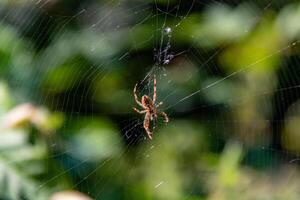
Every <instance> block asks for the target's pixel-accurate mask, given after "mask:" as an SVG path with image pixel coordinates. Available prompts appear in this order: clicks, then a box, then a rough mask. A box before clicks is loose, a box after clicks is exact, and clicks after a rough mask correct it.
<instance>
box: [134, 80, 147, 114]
mask: <svg viewBox="0 0 300 200" xmlns="http://www.w3.org/2000/svg"><path fill="white" fill-rule="evenodd" d="M137 85H138V84H135V86H134V89H133V95H134V99H135V101H136V103H137V104H138V105H139V106H141V107H143V108H144V106H143V104H142V103H141V102H140V101H139V98H138V96H137V94H136V87H137Z"/></svg>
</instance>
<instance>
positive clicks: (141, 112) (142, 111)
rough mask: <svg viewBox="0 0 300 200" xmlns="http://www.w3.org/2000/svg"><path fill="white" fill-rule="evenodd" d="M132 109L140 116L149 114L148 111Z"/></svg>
mask: <svg viewBox="0 0 300 200" xmlns="http://www.w3.org/2000/svg"><path fill="white" fill-rule="evenodd" d="M132 108H133V110H134V111H135V112H137V113H139V114H144V113H146V112H147V110H138V109H137V108H135V107H132Z"/></svg>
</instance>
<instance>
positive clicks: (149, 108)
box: [133, 76, 169, 140]
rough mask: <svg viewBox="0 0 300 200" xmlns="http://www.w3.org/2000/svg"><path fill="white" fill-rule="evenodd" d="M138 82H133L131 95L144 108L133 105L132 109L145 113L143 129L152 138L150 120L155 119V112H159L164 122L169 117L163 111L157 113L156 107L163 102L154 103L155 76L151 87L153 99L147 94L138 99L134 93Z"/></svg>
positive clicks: (166, 121) (167, 120)
mask: <svg viewBox="0 0 300 200" xmlns="http://www.w3.org/2000/svg"><path fill="white" fill-rule="evenodd" d="M137 85H138V84H135V87H134V89H133V95H134V99H135V101H136V103H137V104H138V105H139V106H141V107H142V108H143V109H144V110H138V109H137V108H135V107H133V110H134V111H136V112H137V113H139V114H145V118H144V129H145V131H146V133H147V135H148V138H149V139H150V140H152V135H153V133H152V131H151V130H150V122H151V121H153V120H156V119H157V114H160V115H161V116H162V117H163V118H164V122H165V123H168V122H169V118H168V115H167V114H166V113H165V112H159V113H158V109H157V108H158V107H159V106H161V105H162V104H163V102H160V103H158V104H155V102H156V78H155V76H154V86H153V87H154V88H153V99H151V98H150V97H149V96H148V95H143V96H142V99H141V101H139V99H138V96H137V94H136V88H137Z"/></svg>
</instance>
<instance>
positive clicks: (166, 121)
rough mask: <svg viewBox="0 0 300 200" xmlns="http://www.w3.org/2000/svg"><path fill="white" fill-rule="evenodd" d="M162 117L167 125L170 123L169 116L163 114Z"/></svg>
mask: <svg viewBox="0 0 300 200" xmlns="http://www.w3.org/2000/svg"><path fill="white" fill-rule="evenodd" d="M160 115H161V116H163V118H164V122H165V123H168V122H169V117H168V115H167V114H166V113H165V112H161V113H160Z"/></svg>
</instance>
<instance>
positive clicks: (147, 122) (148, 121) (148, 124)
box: [144, 113, 152, 140]
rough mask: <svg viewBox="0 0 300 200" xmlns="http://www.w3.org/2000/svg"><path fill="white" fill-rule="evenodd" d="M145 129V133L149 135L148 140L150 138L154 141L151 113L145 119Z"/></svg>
mask: <svg viewBox="0 0 300 200" xmlns="http://www.w3.org/2000/svg"><path fill="white" fill-rule="evenodd" d="M144 129H145V131H146V133H147V135H148V138H149V139H150V140H152V132H151V130H150V114H149V113H147V114H146V115H145V119H144Z"/></svg>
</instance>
